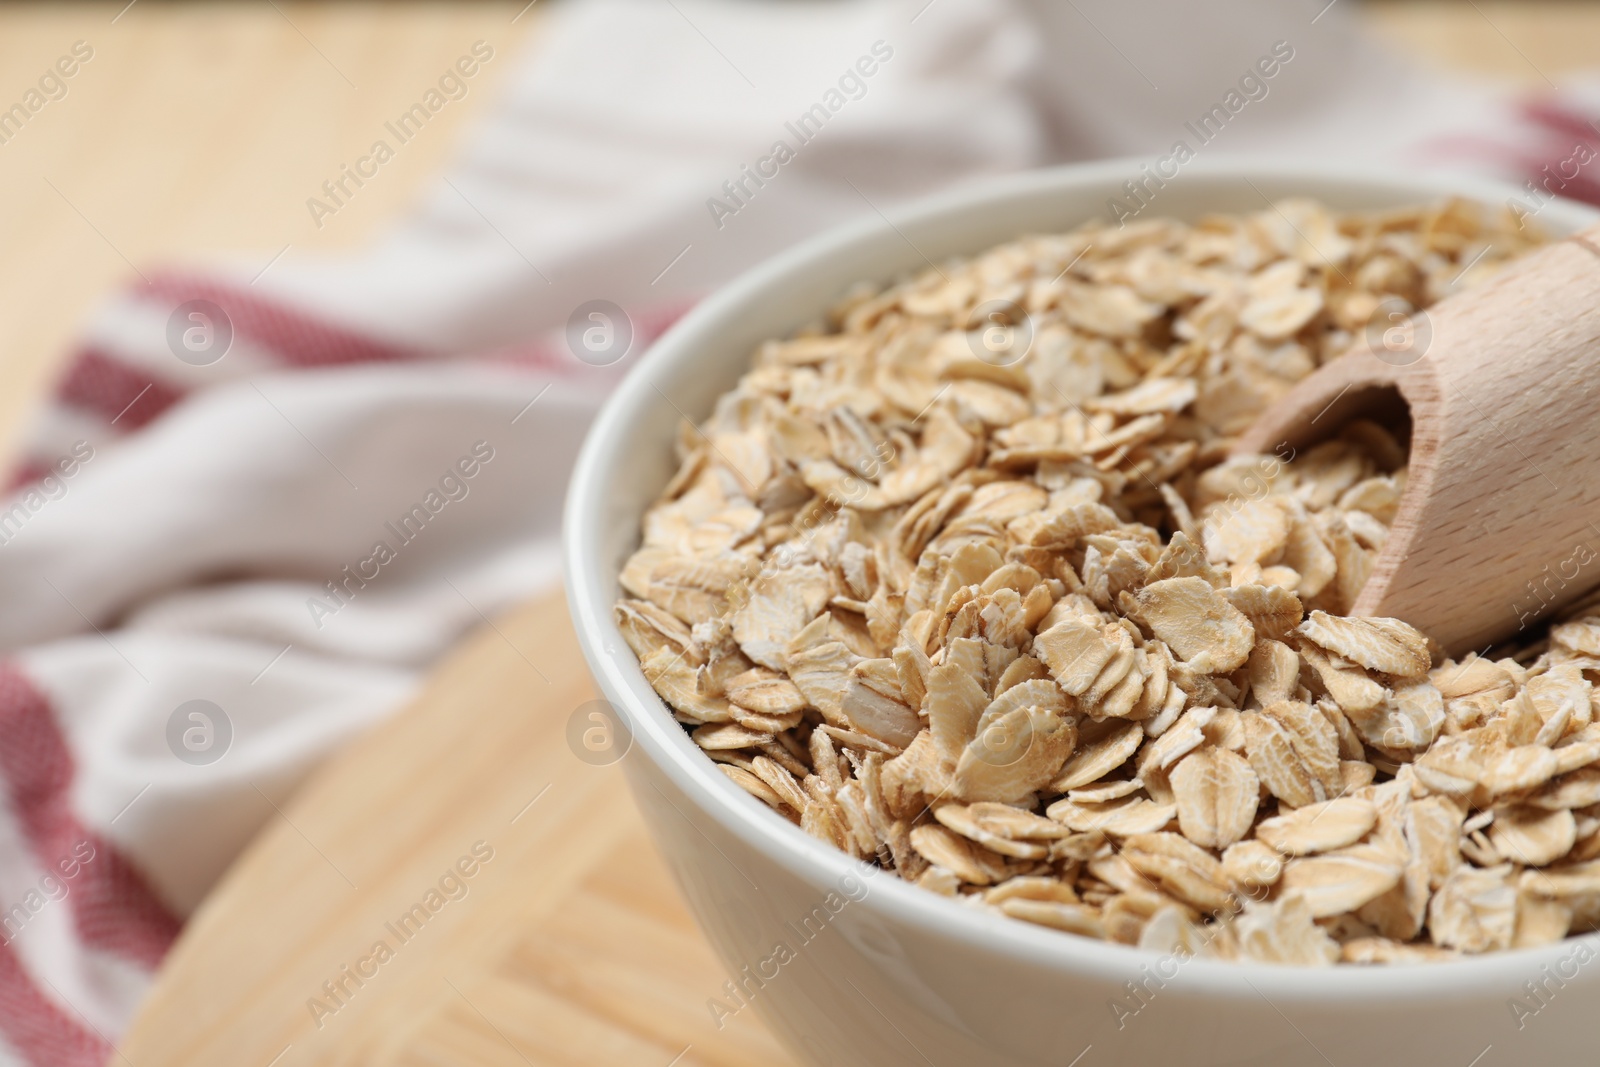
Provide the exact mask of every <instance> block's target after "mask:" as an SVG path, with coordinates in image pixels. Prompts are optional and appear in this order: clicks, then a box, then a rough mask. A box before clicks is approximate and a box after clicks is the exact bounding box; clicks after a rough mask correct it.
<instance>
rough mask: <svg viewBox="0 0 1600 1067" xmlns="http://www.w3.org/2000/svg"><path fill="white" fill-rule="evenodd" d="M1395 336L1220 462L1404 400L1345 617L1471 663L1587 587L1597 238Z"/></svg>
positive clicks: (1594, 508)
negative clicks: (1369, 563)
mask: <svg viewBox="0 0 1600 1067" xmlns="http://www.w3.org/2000/svg"><path fill="white" fill-rule="evenodd" d="M1409 331H1410V332H1409V334H1408V327H1406V326H1405V325H1404V324H1402V325H1401V326H1398V327H1395V328H1393V329H1391V330H1389V331H1386V332H1385V333H1382V334H1378V332H1377V331H1369V338H1368V339H1367V340H1364V341H1363V342H1362V343H1361V344H1360V345H1359V346H1358V347H1357V348H1356V349H1354V350H1352V351H1351V352H1350V353H1349V354H1348V355H1345V356H1343V357H1342V358H1340V359H1337V360H1335V361H1333V362H1332V363H1329V364H1328V365H1327V366H1325V367H1323V368H1322V369H1320V370H1318V371H1317V372H1316V373H1315V374H1312V375H1311V376H1310V377H1308V378H1306V379H1305V380H1304V381H1302V382H1301V383H1300V384H1299V385H1297V386H1296V387H1295V388H1294V389H1293V390H1291V391H1290V392H1289V394H1288V395H1287V396H1285V397H1284V398H1283V399H1282V400H1280V401H1279V402H1278V403H1277V404H1275V405H1274V406H1273V407H1272V408H1271V410H1269V411H1268V412H1266V414H1264V415H1263V416H1262V417H1261V418H1260V419H1259V420H1257V422H1256V423H1255V425H1254V426H1252V427H1251V428H1250V429H1249V430H1248V431H1246V432H1245V434H1244V435H1243V436H1242V437H1240V439H1239V441H1238V443H1237V445H1236V446H1235V448H1234V451H1235V453H1236V454H1241V453H1255V452H1271V451H1273V450H1274V449H1276V448H1278V447H1279V446H1280V445H1282V444H1285V443H1287V444H1288V445H1290V446H1291V447H1299V446H1302V445H1305V444H1307V443H1310V442H1313V441H1316V440H1318V439H1320V438H1324V437H1328V436H1330V435H1331V434H1332V433H1333V432H1334V431H1336V430H1337V429H1338V428H1339V426H1340V424H1341V423H1343V422H1345V421H1347V420H1348V419H1350V418H1353V417H1356V416H1360V415H1370V416H1372V417H1376V418H1378V419H1379V421H1383V419H1384V417H1385V416H1386V415H1394V414H1398V413H1399V404H1398V399H1403V400H1404V403H1405V405H1406V406H1408V407H1409V408H1410V415H1411V426H1412V430H1411V458H1410V472H1409V480H1408V483H1407V486H1406V490H1405V493H1404V495H1403V496H1402V497H1401V501H1400V507H1399V511H1398V514H1397V515H1396V517H1395V521H1394V523H1393V525H1392V526H1391V528H1390V530H1389V536H1388V540H1387V541H1386V542H1385V543H1384V546H1383V548H1382V550H1381V551H1380V553H1379V555H1378V558H1377V561H1376V564H1375V566H1374V567H1373V570H1372V574H1371V576H1370V577H1369V578H1368V580H1367V583H1366V585H1365V586H1364V587H1363V588H1362V591H1361V594H1360V596H1359V597H1358V598H1357V600H1356V603H1355V606H1354V614H1357V615H1384V616H1392V617H1395V618H1400V619H1404V620H1405V621H1407V622H1409V623H1411V624H1412V625H1413V626H1417V627H1419V628H1420V629H1422V630H1423V631H1424V632H1426V633H1428V634H1430V635H1432V636H1433V637H1434V638H1436V639H1437V640H1438V641H1439V642H1440V643H1441V644H1442V645H1444V647H1445V648H1446V649H1447V650H1448V651H1449V652H1451V653H1452V654H1463V653H1465V652H1467V651H1474V650H1476V651H1481V650H1483V649H1484V648H1485V646H1487V645H1489V644H1491V643H1493V642H1497V641H1500V640H1503V639H1506V638H1510V637H1514V636H1516V635H1517V634H1518V633H1519V632H1524V633H1525V632H1526V631H1527V629H1528V628H1529V627H1531V626H1532V625H1533V624H1534V623H1535V622H1536V621H1537V620H1538V619H1540V618H1543V617H1545V616H1547V615H1549V614H1550V613H1551V612H1553V611H1555V610H1556V609H1558V608H1560V607H1561V606H1563V605H1565V604H1568V603H1570V602H1571V601H1573V600H1574V599H1576V598H1577V597H1579V596H1580V595H1582V594H1583V593H1585V592H1587V591H1589V590H1590V589H1592V588H1594V587H1595V586H1597V585H1600V225H1597V226H1594V227H1591V228H1590V229H1588V230H1585V231H1583V232H1581V233H1579V234H1576V235H1574V236H1572V237H1569V238H1567V239H1566V240H1563V241H1561V242H1559V243H1557V244H1554V245H1550V246H1548V247H1546V248H1543V249H1540V250H1539V251H1538V252H1535V253H1533V254H1532V255H1529V256H1528V257H1527V258H1525V259H1522V260H1520V261H1518V262H1516V263H1514V264H1512V265H1511V266H1509V267H1507V268H1506V269H1505V270H1504V271H1502V272H1501V273H1500V274H1498V275H1496V276H1495V277H1494V278H1493V279H1491V280H1490V281H1489V282H1487V283H1486V284H1483V285H1480V286H1477V287H1475V288H1473V289H1471V290H1470V291H1466V292H1462V293H1458V294H1456V295H1453V296H1450V297H1447V298H1446V299H1444V300H1442V301H1440V302H1439V303H1437V304H1435V305H1434V306H1433V307H1431V308H1429V309H1428V310H1427V311H1426V312H1418V313H1417V314H1416V315H1415V316H1413V317H1412V324H1411V327H1409ZM1374 334H1377V336H1376V337H1374V336H1373V335H1374ZM1408 338H1409V339H1408ZM1374 341H1376V343H1374ZM1397 392H1398V398H1397V397H1396V393H1397Z"/></svg>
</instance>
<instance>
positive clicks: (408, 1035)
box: [120, 594, 792, 1067]
mask: <svg viewBox="0 0 1600 1067" xmlns="http://www.w3.org/2000/svg"><path fill="white" fill-rule="evenodd" d="M512 653H514V654H512ZM595 696H596V694H595V691H594V689H593V687H592V683H591V682H590V680H589V676H588V672H587V669H586V668H585V666H584V663H583V657H582V654H581V653H580V652H579V650H578V646H577V640H576V638H575V636H574V634H573V632H572V626H571V623H570V621H569V619H568V617H567V611H566V606H565V604H564V602H563V601H562V599H561V597H560V595H559V594H551V595H549V596H547V597H544V598H542V599H540V600H537V601H535V602H533V603H530V604H528V605H526V606H525V607H523V608H521V609H519V610H517V611H515V612H512V613H511V614H509V615H508V616H506V617H505V618H502V619H499V620H497V621H496V622H494V623H492V624H490V625H488V626H484V627H482V628H480V629H479V630H478V631H477V632H476V633H475V634H473V635H472V636H471V637H469V638H468V640H467V641H466V642H465V643H464V644H463V645H462V646H461V647H459V648H458V649H457V650H456V651H455V652H454V653H453V654H452V655H451V656H450V657H449V658H448V660H447V661H446V662H445V663H444V664H442V665H441V666H440V667H439V668H438V669H437V670H436V671H435V672H434V674H433V676H432V678H431V680H430V682H429V684H428V686H427V689H426V691H425V692H424V693H423V694H422V695H421V697H420V698H419V699H418V700H417V701H416V702H415V703H414V704H412V705H411V706H410V707H408V708H406V709H405V710H404V711H402V712H401V713H400V714H399V715H397V716H396V717H395V718H394V719H392V720H390V721H389V722H387V723H385V724H384V725H382V726H380V727H378V728H377V729H375V730H374V731H373V732H372V733H370V734H368V735H367V736H365V737H364V738H362V739H361V740H359V741H357V742H355V743H354V744H353V745H352V746H351V747H350V748H349V749H347V750H345V751H344V752H343V753H341V754H340V755H338V756H337V757H335V758H334V759H333V760H331V761H330V762H329V763H328V764H327V765H326V766H324V767H323V768H322V769H321V770H320V771H319V772H318V773H317V775H316V776H315V777H314V778H313V779H312V780H311V781H310V782H309V783H307V784H306V785H305V786H304V787H303V788H301V789H300V790H299V791H298V792H297V793H295V794H294V796H293V797H292V798H279V797H273V798H272V800H273V802H274V803H275V804H276V806H277V807H278V808H279V809H280V811H281V814H280V815H277V816H274V818H273V819H272V821H271V822H270V823H269V824H268V826H267V827H266V828H265V829H264V830H263V831H262V833H261V834H260V835H259V836H258V837H257V838H256V840H255V841H254V842H253V843H252V844H251V845H250V847H249V848H248V849H247V850H246V851H245V853H244V854H243V855H242V856H241V857H240V858H239V860H238V861H237V862H236V863H235V864H234V865H233V867H232V868H231V869H230V870H229V871H228V873H227V875H226V876H225V877H224V878H223V880H222V881H221V883H219V884H218V886H217V888H216V889H215V891H214V892H213V893H212V895H211V896H210V897H209V898H208V899H207V901H206V903H205V904H204V905H203V906H202V908H201V909H200V911H199V912H198V913H197V914H196V915H195V916H194V918H193V920H192V921H191V922H190V923H189V925H188V926H187V927H186V928H185V929H184V932H183V936H182V937H181V938H180V940H179V942H178V944H177V946H176V947H175V948H174V949H173V951H172V954H171V955H170V956H169V957H168V958H167V961H166V964H165V966H164V967H163V968H162V971H161V973H160V975H159V977H158V979H157V982H156V986H155V989H154V990H153V992H152V993H151V996H150V998H149V1000H148V1001H147V1002H146V1004H145V1006H144V1008H143V1010H142V1011H141V1012H140V1014H139V1016H138V1018H137V1019H136V1020H135V1021H134V1023H133V1025H132V1027H131V1028H130V1030H129V1032H128V1034H127V1035H126V1037H125V1039H124V1040H123V1041H122V1042H121V1044H120V1051H121V1053H122V1054H123V1056H124V1057H125V1058H126V1061H127V1062H131V1063H133V1064H140V1065H146V1064H162V1065H165V1067H187V1065H193V1067H215V1065H217V1064H224V1063H226V1064H241V1065H255V1067H268V1065H270V1067H298V1065H311V1064H318V1065H322V1064H326V1065H333V1064H354V1063H360V1064H368V1065H385V1064H394V1065H402V1064H403V1065H408V1067H410V1065H422V1064H450V1065H454V1067H460V1065H466V1064H471V1065H481V1067H501V1065H504V1067H518V1065H528V1064H537V1065H540V1067H543V1065H545V1064H563V1065H565V1064H572V1065H580V1064H581V1065H585V1067H590V1065H607V1064H617V1065H623V1064H627V1065H630V1067H638V1065H644V1067H667V1065H668V1064H671V1065H672V1067H689V1065H692V1064H699V1065H725V1067H746V1065H749V1064H753V1063H761V1064H774V1065H784V1064H789V1063H791V1062H792V1061H791V1060H790V1059H789V1058H788V1056H787V1055H785V1054H784V1053H783V1052H782V1051H781V1050H780V1049H779V1048H778V1046H777V1045H776V1043H775V1041H774V1040H773V1039H772V1037H771V1036H770V1035H768V1034H767V1033H766V1031H765V1030H763V1029H762V1028H761V1026H760V1024H759V1023H758V1022H757V1021H756V1020H755V1019H754V1018H753V1017H752V1016H751V1015H750V1014H748V1013H745V1014H741V1015H739V1016H736V1017H734V1018H732V1019H730V1020H727V1022H726V1028H725V1029H722V1030H718V1029H717V1026H716V1024H715V1023H714V1022H713V1021H712V1018H711V1015H710V1013H709V1012H708V1011H707V1009H706V1001H707V999H708V998H710V997H712V996H713V995H715V994H716V993H717V991H718V988H719V987H720V986H721V984H722V982H723V981H724V979H725V978H726V975H725V973H724V972H723V970H722V968H721V966H720V965H719V964H718V963H717V961H716V960H715V959H714V958H713V956H712V954H711V950H710V949H709V947H708V946H707V945H706V944H705V942H704V941H703V939H702V938H701V936H700V934H699V931H698V930H697V929H696V927H695V926H694V923H693V921H692V920H691V919H690V917H689V915H688V913H687V911H686V910H685V909H684V905H683V903H682V901H681V900H680V899H679V896H678V892H677V889H676V888H675V887H674V885H673V884H672V880H671V877H670V876H669V875H668V873H667V868H666V867H665V865H664V864H663V862H662V860H661V858H660V857H659V856H658V855H657V854H656V852H655V849H654V847H653V846H652V845H651V843H650V841H649V840H648V839H647V838H646V836H645V832H644V828H643V825H642V824H641V822H640V820H639V817H638V815H637V813H636V812H635V810H634V807H633V800H632V798H631V796H630V795H629V794H628V791H627V786H626V784H625V782H624V781H623V777H622V773H621V771H620V770H619V769H618V768H617V767H615V766H610V767H592V766H589V765H588V764H586V763H583V762H581V761H580V760H579V759H578V758H577V757H576V756H574V755H573V754H572V752H571V750H570V749H569V748H568V746H567V742H566V731H567V721H568V719H569V717H570V716H571V715H572V712H573V711H574V709H576V708H577V707H578V706H579V705H581V704H583V703H584V702H585V701H587V700H591V699H594V698H595ZM489 850H492V858H490V859H488V860H487V861H482V860H481V857H482V856H484V855H485V854H487V853H488V852H489ZM458 864H459V866H457V865H458ZM449 871H454V872H455V875H454V877H445V879H444V885H443V889H442V890H441V877H442V876H445V875H446V872H449ZM462 871H470V872H471V874H470V876H463V875H462V873H461V872H462ZM430 890H432V891H434V892H435V893H436V894H437V895H436V896H434V897H432V898H430V897H429V895H428V894H429V892H430ZM463 890H464V895H463ZM415 905H421V906H422V909H423V911H422V915H424V916H425V918H418V917H417V916H416V914H415V913H412V911H411V909H413V907H414V906H415ZM430 905H431V906H434V907H435V908H436V910H433V911H431V912H430V911H428V908H429V907H430ZM407 914H412V918H411V919H410V920H409V921H404V920H403V917H404V916H406V915H407ZM379 941H383V942H384V943H385V944H386V945H387V946H388V949H389V950H388V953H387V956H386V958H385V953H383V952H375V951H374V949H375V943H376V942H379ZM362 972H365V973H366V974H367V975H368V977H365V978H362V977H361V973H362ZM352 975H354V977H352ZM358 980H359V984H358ZM324 983H331V984H333V985H334V989H333V992H332V994H330V992H329V991H328V988H327V987H325V986H324ZM341 983H342V986H343V988H342V989H340V988H338V986H339V984H341ZM336 998H337V999H336ZM319 1005H320V1007H319Z"/></svg>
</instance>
